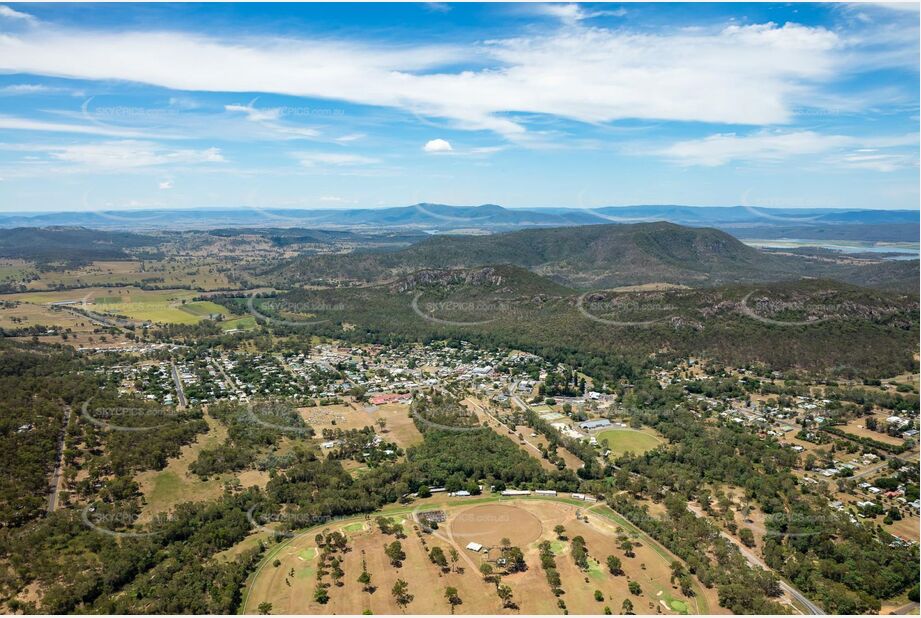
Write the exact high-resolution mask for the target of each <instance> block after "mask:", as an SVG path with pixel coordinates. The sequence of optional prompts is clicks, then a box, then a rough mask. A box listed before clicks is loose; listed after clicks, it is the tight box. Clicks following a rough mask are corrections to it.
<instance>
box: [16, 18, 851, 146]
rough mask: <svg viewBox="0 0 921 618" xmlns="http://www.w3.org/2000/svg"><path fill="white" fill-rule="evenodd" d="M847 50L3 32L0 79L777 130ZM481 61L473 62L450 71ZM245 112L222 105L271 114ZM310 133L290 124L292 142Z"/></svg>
mask: <svg viewBox="0 0 921 618" xmlns="http://www.w3.org/2000/svg"><path fill="white" fill-rule="evenodd" d="M554 6H557V7H562V8H557V9H551V10H556V11H558V12H560V13H561V14H562V15H564V16H565V15H570V17H571V18H572V19H573V20H574V21H575V22H579V21H580V19H581V18H583V17H584V16H585V15H586V13H585V11H586V9H582V8H580V7H578V6H577V5H554ZM567 7H574V8H567ZM846 47H847V42H846V41H844V40H842V39H841V38H839V36H838V35H837V34H835V33H834V32H831V31H829V30H826V29H824V28H819V27H809V26H803V25H798V24H792V23H788V24H784V25H777V24H773V23H768V24H756V25H748V26H729V27H727V28H723V29H721V30H700V31H691V32H688V31H677V30H676V31H671V32H669V33H665V34H650V33H645V32H644V33H632V32H630V31H627V30H621V29H617V30H608V29H604V28H587V27H582V26H579V25H578V23H576V25H574V26H572V27H565V28H562V29H561V30H560V31H558V32H553V33H550V34H546V35H530V34H529V35H527V36H521V37H515V38H506V39H501V40H493V41H488V42H484V43H481V44H477V45H473V46H468V47H466V48H464V47H459V46H451V45H425V46H423V45H418V46H400V47H396V46H384V45H371V44H362V43H354V42H336V41H328V40H308V39H242V40H233V41H225V40H222V39H218V38H210V37H208V36H204V35H193V34H187V33H181V32H110V33H100V32H98V31H92V32H89V31H75V30H59V29H49V28H46V27H38V28H34V29H31V30H29V31H27V32H25V33H19V34H13V35H7V36H4V37H0V71H9V72H23V73H32V74H39V75H56V76H64V77H72V78H82V79H91V80H113V79H120V80H128V81H135V82H142V83H147V84H153V85H156V86H161V87H165V88H171V89H174V90H190V91H217V92H240V93H242V92H265V93H276V94H284V95H293V96H305V97H321V98H324V99H335V100H344V101H349V102H353V103H358V104H366V105H375V106H386V107H394V108H400V109H404V110H407V111H410V112H413V113H417V114H420V115H423V116H429V117H439V118H445V119H448V120H450V121H452V122H453V124H454V125H455V126H457V127H460V128H467V129H487V130H491V131H495V132H499V133H501V134H503V135H505V136H507V137H510V138H520V137H521V136H522V135H523V134H524V133H525V126H524V124H523V123H524V122H525V120H524V117H525V115H527V114H546V115H554V116H559V117H565V118H570V119H575V120H578V121H583V122H590V123H598V122H609V121H613V120H617V119H624V118H638V119H662V120H678V121H702V122H716V123H734V124H753V125H757V124H773V123H784V122H788V121H790V120H791V119H792V118H793V115H794V114H793V111H794V109H795V108H796V107H798V106H802V105H804V104H806V103H808V98H809V96H810V94H809V93H810V92H811V91H814V89H815V88H814V86H816V85H818V84H821V83H823V82H825V81H829V80H831V79H833V78H835V77H836V76H838V75H840V74H841V73H842V72H843V71H849V70H852V69H853V67H854V66H855V64H859V63H855V58H854V57H853V55H848V54H845V53H844V51H846V49H845V48H846ZM150 58H157V61H156V62H151V61H150ZM484 59H485V60H486V65H488V66H485V67H483V68H477V69H457V68H454V67H456V66H463V65H464V63H465V62H468V61H476V62H478V63H482V61H483V60H484ZM228 66H229V67H233V70H227V67H228ZM446 67H450V68H446ZM804 99H806V100H804ZM251 107H252V106H251V105H250V106H246V105H237V106H233V110H234V111H238V112H243V113H247V114H256V113H258V114H269V115H272V114H274V112H270V111H266V110H258V112H257V111H256V110H254V109H250V108H251ZM311 130H312V129H292V131H295V133H293V134H294V135H296V134H297V133H296V132H297V131H300V132H301V133H302V135H303V136H308V135H307V134H306V133H308V132H310V131H311Z"/></svg>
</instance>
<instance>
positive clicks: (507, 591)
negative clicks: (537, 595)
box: [496, 584, 515, 608]
mask: <svg viewBox="0 0 921 618" xmlns="http://www.w3.org/2000/svg"><path fill="white" fill-rule="evenodd" d="M496 594H498V595H499V598H500V599H502V607H505V608H510V607H514V606H515V600H514V599H513V598H512V589H511V587H509V586H507V585H505V584H502V585H501V586H499V587H498V588H496Z"/></svg>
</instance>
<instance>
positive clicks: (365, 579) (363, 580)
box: [358, 571, 372, 592]
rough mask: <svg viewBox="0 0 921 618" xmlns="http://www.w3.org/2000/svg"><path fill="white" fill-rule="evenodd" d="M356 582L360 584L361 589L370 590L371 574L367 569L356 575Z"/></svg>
mask: <svg viewBox="0 0 921 618" xmlns="http://www.w3.org/2000/svg"><path fill="white" fill-rule="evenodd" d="M358 583H359V584H361V589H362V590H364V591H365V592H371V590H372V586H371V574H370V573H368V572H367V571H362V572H361V575H359V576H358Z"/></svg>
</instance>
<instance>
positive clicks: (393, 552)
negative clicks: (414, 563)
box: [384, 541, 406, 568]
mask: <svg viewBox="0 0 921 618" xmlns="http://www.w3.org/2000/svg"><path fill="white" fill-rule="evenodd" d="M384 553H385V554H387V557H388V558H390V564H391V565H392V566H395V567H397V568H399V567H401V566H403V561H404V560H406V552H404V551H403V545H401V544H400V542H399V541H394V542H393V543H390V544H389V545H387V546H385V547H384Z"/></svg>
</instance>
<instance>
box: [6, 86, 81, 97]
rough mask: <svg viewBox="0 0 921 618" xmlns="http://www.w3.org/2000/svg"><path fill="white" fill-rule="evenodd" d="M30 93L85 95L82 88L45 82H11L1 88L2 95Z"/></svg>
mask: <svg viewBox="0 0 921 618" xmlns="http://www.w3.org/2000/svg"><path fill="white" fill-rule="evenodd" d="M30 94H69V95H71V96H75V97H76V96H85V95H84V92H83V91H82V90H74V89H72V88H59V87H57V86H45V85H44V84H10V85H9V86H3V87H2V88H0V96H18V95H30Z"/></svg>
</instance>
